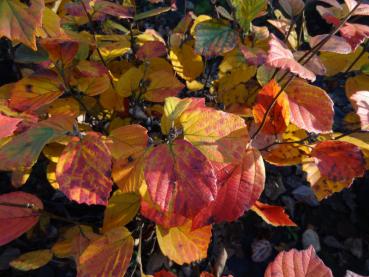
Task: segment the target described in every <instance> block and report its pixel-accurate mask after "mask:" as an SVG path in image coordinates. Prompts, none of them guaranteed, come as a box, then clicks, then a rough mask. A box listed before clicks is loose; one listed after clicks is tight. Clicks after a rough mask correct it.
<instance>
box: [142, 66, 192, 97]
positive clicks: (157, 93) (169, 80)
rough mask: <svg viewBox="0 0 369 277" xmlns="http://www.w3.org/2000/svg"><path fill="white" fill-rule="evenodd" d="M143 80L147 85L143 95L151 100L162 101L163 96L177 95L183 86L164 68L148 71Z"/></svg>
mask: <svg viewBox="0 0 369 277" xmlns="http://www.w3.org/2000/svg"><path fill="white" fill-rule="evenodd" d="M145 81H147V82H148V83H149V85H148V87H147V90H146V92H145V94H144V97H145V99H146V100H148V101H151V102H164V100H165V98H167V97H170V96H177V94H178V93H179V92H180V91H181V90H182V89H183V88H184V87H185V86H184V85H183V84H182V83H181V82H180V81H179V80H178V79H177V78H176V77H175V76H174V75H173V74H172V73H171V72H169V71H166V70H160V71H155V72H152V73H150V74H149V75H148V76H147V78H146V79H145Z"/></svg>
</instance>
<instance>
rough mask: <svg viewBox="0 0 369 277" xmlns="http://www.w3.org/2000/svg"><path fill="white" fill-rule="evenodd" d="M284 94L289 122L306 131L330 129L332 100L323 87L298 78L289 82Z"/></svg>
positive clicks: (321, 131) (329, 130)
mask: <svg viewBox="0 0 369 277" xmlns="http://www.w3.org/2000/svg"><path fill="white" fill-rule="evenodd" d="M286 94H287V96H288V101H289V106H290V112H291V114H290V116H291V117H290V120H291V123H293V124H295V125H296V126H297V127H299V128H301V129H304V130H306V131H308V132H315V133H327V132H331V131H332V125H333V117H334V110H333V101H332V100H331V99H330V97H329V96H328V94H327V93H326V92H325V91H324V90H323V89H321V88H319V87H317V86H313V85H310V84H308V83H307V82H306V81H304V80H301V79H299V80H294V81H292V82H291V83H290V85H289V86H288V87H287V88H286ZM317 103H319V105H317Z"/></svg>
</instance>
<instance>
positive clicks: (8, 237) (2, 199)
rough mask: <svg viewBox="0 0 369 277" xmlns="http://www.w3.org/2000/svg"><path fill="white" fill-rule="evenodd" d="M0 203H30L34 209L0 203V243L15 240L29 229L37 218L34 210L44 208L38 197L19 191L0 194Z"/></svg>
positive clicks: (37, 214) (3, 243) (37, 215)
mask: <svg viewBox="0 0 369 277" xmlns="http://www.w3.org/2000/svg"><path fill="white" fill-rule="evenodd" d="M1 203H13V204H22V205H26V204H30V205H33V206H34V209H27V208H20V207H10V206H4V205H0V233H1V237H0V245H5V244H7V243H9V242H11V241H12V240H15V239H16V238H18V237H19V236H21V235H22V234H24V233H25V232H27V231H28V230H29V229H31V228H32V227H33V226H34V225H35V224H36V223H37V222H38V219H39V213H38V212H36V210H42V209H43V208H44V206H43V204H42V202H41V200H40V199H39V198H38V197H36V196H34V195H32V194H29V193H25V192H21V191H18V192H11V193H5V194H2V195H0V204H1Z"/></svg>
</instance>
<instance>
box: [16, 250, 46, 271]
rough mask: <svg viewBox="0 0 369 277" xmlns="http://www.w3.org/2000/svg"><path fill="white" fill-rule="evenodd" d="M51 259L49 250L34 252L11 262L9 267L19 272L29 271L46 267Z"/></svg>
mask: <svg viewBox="0 0 369 277" xmlns="http://www.w3.org/2000/svg"><path fill="white" fill-rule="evenodd" d="M52 258H53V253H52V252H51V251H50V250H49V249H44V250H36V251H32V252H28V253H25V254H23V255H21V256H19V257H18V258H16V259H15V260H12V261H11V262H10V266H11V267H13V268H15V269H18V270H21V271H30V270H34V269H37V268H40V267H42V266H44V265H46V264H47V263H48V262H50V261H51V259H52Z"/></svg>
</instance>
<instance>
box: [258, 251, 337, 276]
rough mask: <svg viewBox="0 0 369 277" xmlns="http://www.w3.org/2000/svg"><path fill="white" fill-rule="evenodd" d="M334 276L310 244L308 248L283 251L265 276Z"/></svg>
mask: <svg viewBox="0 0 369 277" xmlns="http://www.w3.org/2000/svg"><path fill="white" fill-rule="evenodd" d="M272 276H280V277H303V276H305V277H333V274H332V271H331V270H330V269H329V268H328V267H327V266H326V265H325V264H324V263H323V261H322V260H321V259H320V258H319V257H318V256H317V255H316V254H315V250H314V248H313V247H312V246H310V247H309V248H308V249H306V250H302V251H297V250H296V249H292V250H290V251H287V252H286V251H283V252H280V253H279V254H278V256H277V257H276V258H275V259H274V261H273V262H271V263H270V264H269V265H268V267H267V269H266V271H265V274H264V277H272Z"/></svg>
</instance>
